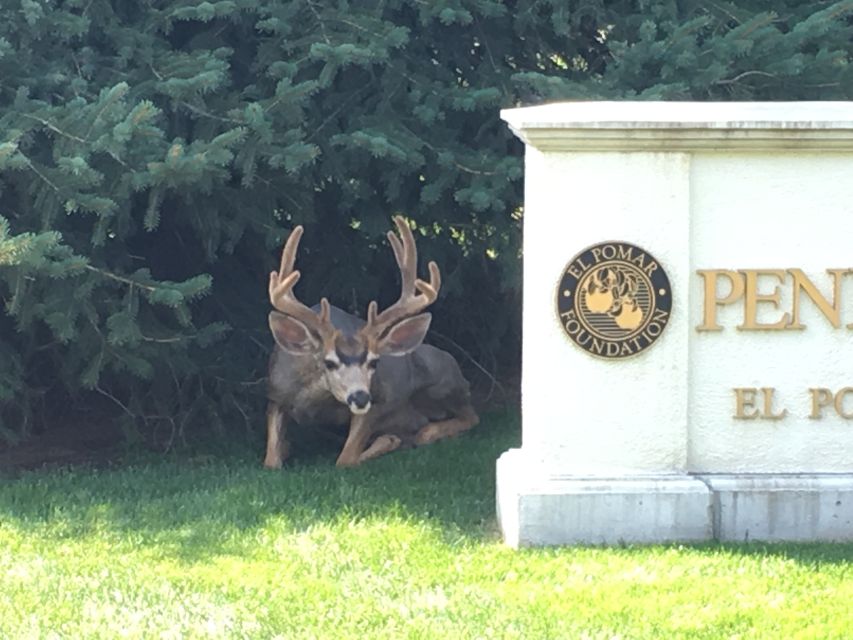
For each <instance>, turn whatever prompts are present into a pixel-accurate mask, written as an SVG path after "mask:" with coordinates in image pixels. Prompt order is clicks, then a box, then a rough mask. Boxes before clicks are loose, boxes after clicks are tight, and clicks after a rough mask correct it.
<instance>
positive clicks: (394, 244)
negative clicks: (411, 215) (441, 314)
mask: <svg viewBox="0 0 853 640" xmlns="http://www.w3.org/2000/svg"><path fill="white" fill-rule="evenodd" d="M394 224H396V225H397V230H398V231H399V232H400V237H399V238H398V237H397V236H396V235H395V234H394V232H393V231H389V232H388V242H390V243H391V248H392V249H393V250H394V257H395V258H396V259H397V266H399V267H400V279H401V283H400V299H399V300H397V302H395V303H394V304H393V305H391V306H390V307H388V308H387V309H385V310H384V311H383V312H382V313H378V308H379V305H378V304H377V303H376V300H373V301H372V302H371V303H370V305H369V306H368V307H367V324H366V325H365V327H364V329H363V331H364V332H365V333H368V334H371V335H373V336H375V337H377V338H379V337H381V336H382V334H384V333H385V332H386V331H387V330H388V329H389V328H390V327H392V326H393V325H394V324H396V323H397V322H399V321H400V320H403V319H405V318H408V317H410V316H413V315H415V314H416V313H420V312H421V311H423V310H424V309H426V308H427V307H428V306H429V305H431V304H432V303H433V302H435V299H436V298H437V297H438V291H439V289H441V273H440V272H439V270H438V265H437V264H436V263H435V262H430V263H429V282H425V281H423V280H421V279H420V278H418V277H417V268H418V251H417V248H416V247H415V238H414V236H413V235H412V230H411V229H410V228H409V225H408V224H406V221H405V219H404V218H403V217H402V216H395V217H394ZM418 292H419V293H420V295H418Z"/></svg>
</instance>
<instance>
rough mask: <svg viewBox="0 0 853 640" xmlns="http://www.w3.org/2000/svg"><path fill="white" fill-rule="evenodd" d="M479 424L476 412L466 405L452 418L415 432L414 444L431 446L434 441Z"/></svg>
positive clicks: (438, 421) (430, 424) (432, 423)
mask: <svg viewBox="0 0 853 640" xmlns="http://www.w3.org/2000/svg"><path fill="white" fill-rule="evenodd" d="M479 422H480V417H479V416H478V415H477V412H476V411H474V407H472V406H471V405H468V406H466V407H465V408H463V409H462V410H461V411H460V412H459V414H458V415H457V416H456V417H454V418H449V419H448V420H437V421H436V422H430V423H429V424H428V425H426V426H425V427H423V428H422V429H421V430H420V431H418V432H417V434H415V444H416V445H418V446H420V445H425V444H431V443H433V442H435V441H436V440H441V439H443V438H449V437H451V436H455V435H457V434H459V433H462V432H463V431H467V430H468V429H471V428H472V427H475V426H477V424H478V423H479Z"/></svg>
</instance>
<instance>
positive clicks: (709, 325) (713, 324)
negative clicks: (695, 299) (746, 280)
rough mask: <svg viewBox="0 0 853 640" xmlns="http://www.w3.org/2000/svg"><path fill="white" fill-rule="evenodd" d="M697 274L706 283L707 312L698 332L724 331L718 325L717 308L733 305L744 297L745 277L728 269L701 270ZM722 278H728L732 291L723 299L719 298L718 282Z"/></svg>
mask: <svg viewBox="0 0 853 640" xmlns="http://www.w3.org/2000/svg"><path fill="white" fill-rule="evenodd" d="M696 273H698V274H699V275H700V276H702V279H703V280H704V281H705V310H704V316H703V319H702V324H700V325H699V326H698V327H696V329H697V330H698V331H722V330H723V328H722V327H721V326H720V325H719V324H717V307H718V306H722V305H726V304H732V303H733V302H735V301H736V300H739V299H740V297H741V296H742V295H743V288H744V287H743V277H742V276H741V274H740V273H738V272H737V271H728V270H726V269H699V270H698V271H697V272H696ZM720 276H724V277H726V278H728V280H729V283H730V285H731V289H730V291H729V293H728V295H726V296H725V297H723V298H720V297H718V296H717V281H718V280H719V278H720Z"/></svg>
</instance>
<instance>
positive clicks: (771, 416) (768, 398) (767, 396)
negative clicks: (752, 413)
mask: <svg viewBox="0 0 853 640" xmlns="http://www.w3.org/2000/svg"><path fill="white" fill-rule="evenodd" d="M775 392H776V390H775V389H773V388H769V387H763V388H762V389H761V394H762V395H763V396H764V415H763V416H761V417H762V418H764V419H766V420H781V419H782V418H784V417H785V416H787V415H788V410H787V409H782V411H781V412H779V413H773V394H774V393H775Z"/></svg>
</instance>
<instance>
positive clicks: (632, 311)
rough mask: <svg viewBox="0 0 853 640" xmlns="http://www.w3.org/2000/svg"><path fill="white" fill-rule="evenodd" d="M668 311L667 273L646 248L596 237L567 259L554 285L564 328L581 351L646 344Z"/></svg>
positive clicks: (611, 352) (620, 350)
mask: <svg viewBox="0 0 853 640" xmlns="http://www.w3.org/2000/svg"><path fill="white" fill-rule="evenodd" d="M671 311H672V289H671V288H670V286H669V278H667V277H666V272H665V271H664V270H663V267H661V265H660V263H659V262H658V261H657V260H655V258H654V256H652V255H651V254H650V253H649V252H648V251H645V250H643V249H640V248H639V247H638V246H636V245H633V244H629V243H627V242H602V243H601V244H597V245H594V246H592V247H588V248H586V249H584V250H583V251H581V252H580V253H579V254H578V255H576V256H575V257H574V258H572V259H571V261H570V262H569V264H567V265H566V269H565V271H564V273H563V277H562V279H561V280H560V287H559V289H558V290H557V313H558V314H559V316H560V323H561V324H562V325H563V329H565V331H566V334H567V335H568V336H569V338H571V339H572V342H574V343H575V344H576V345H578V346H579V347H580V348H581V349H583V350H584V351H586V352H587V353H589V354H591V355H594V356H600V357H602V358H627V357H629V356H634V355H637V354H638V353H640V352H641V351H643V350H645V349H648V348H649V347H650V346H651V345H652V344H653V343H654V342H655V340H657V339H658V338H659V337H660V335H661V334H662V333H663V330H664V328H665V327H666V323H667V322H668V321H669V316H670V313H671Z"/></svg>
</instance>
